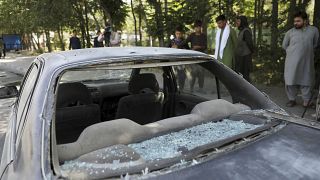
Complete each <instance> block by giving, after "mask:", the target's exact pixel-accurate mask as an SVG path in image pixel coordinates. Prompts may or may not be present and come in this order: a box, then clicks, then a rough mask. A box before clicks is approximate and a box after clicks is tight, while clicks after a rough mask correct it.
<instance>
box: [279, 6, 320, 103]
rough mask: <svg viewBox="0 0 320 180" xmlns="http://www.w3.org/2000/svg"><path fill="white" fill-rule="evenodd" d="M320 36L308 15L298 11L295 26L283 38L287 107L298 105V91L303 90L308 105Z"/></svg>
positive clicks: (295, 16)
mask: <svg viewBox="0 0 320 180" xmlns="http://www.w3.org/2000/svg"><path fill="white" fill-rule="evenodd" d="M318 37H319V32H318V29H317V28H316V27H314V26H310V25H308V15H307V14H306V13H305V12H297V13H296V14H295V15H294V28H292V29H290V30H289V31H288V32H287V33H286V35H285V37H284V40H283V43H282V47H283V48H284V49H285V50H286V54H287V56H286V60H285V68H284V80H285V84H286V93H287V96H288V99H289V102H288V103H287V104H286V105H287V107H293V106H295V105H296V96H297V91H298V90H299V89H300V90H301V92H302V98H303V106H308V105H309V104H308V102H309V100H310V98H311V91H312V86H313V81H314V76H315V74H314V73H315V70H314V49H315V48H316V46H317V41H318Z"/></svg>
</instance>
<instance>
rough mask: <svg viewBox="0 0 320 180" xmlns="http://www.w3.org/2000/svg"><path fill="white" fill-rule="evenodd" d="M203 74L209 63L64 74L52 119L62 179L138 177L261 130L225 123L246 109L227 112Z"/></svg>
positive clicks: (219, 89)
mask: <svg viewBox="0 0 320 180" xmlns="http://www.w3.org/2000/svg"><path fill="white" fill-rule="evenodd" d="M170 63H171V62H170ZM212 63H213V62H212ZM205 66H210V63H206V64H205V65H203V64H200V63H198V62H193V63H190V64H187V63H184V64H180V63H179V62H177V63H176V64H173V63H171V64H169V65H163V64H160V65H159V64H157V66H152V65H150V64H148V66H144V64H141V66H140V67H139V65H137V66H134V68H130V67H112V69H111V68H108V67H105V69H103V68H101V67H100V68H97V69H95V68H93V67H90V68H87V69H76V70H75V69H73V70H69V71H66V72H64V74H63V75H62V77H61V78H60V80H59V85H58V87H57V88H58V89H57V91H56V92H57V94H56V96H57V100H56V108H55V111H56V113H55V117H54V118H55V123H56V125H55V129H54V130H55V138H56V141H57V149H58V152H59V153H58V157H57V158H58V159H59V162H60V166H61V170H62V172H63V174H64V175H66V176H68V177H69V178H84V179H90V178H91V179H101V178H107V177H120V176H121V175H126V174H127V173H129V174H139V173H141V172H143V173H142V174H144V173H148V172H149V171H156V170H158V169H163V168H168V167H170V166H174V165H175V164H179V163H181V162H183V161H185V158H186V157H188V159H189V160H190V159H191V160H192V159H193V158H196V155H197V154H199V153H200V152H202V150H203V149H207V148H209V149H210V147H211V148H212V147H216V146H215V145H217V143H218V144H219V143H221V144H223V143H222V142H224V143H226V144H230V143H231V142H232V141H233V140H232V138H233V137H237V136H240V137H241V136H243V135H244V134H246V133H248V132H254V131H257V129H259V128H261V127H262V126H263V123H251V122H249V121H246V120H245V119H237V120H235V119H232V118H229V117H230V115H231V114H236V113H238V112H242V111H247V110H250V107H248V106H246V105H244V104H233V103H232V97H231V95H230V93H229V91H228V89H227V88H226V87H225V86H224V84H223V83H222V82H220V81H219V80H218V79H216V76H215V75H214V74H213V73H212V72H211V71H209V70H207V69H209V68H206V67H205ZM80 144H81V146H80ZM211 150H212V149H211Z"/></svg>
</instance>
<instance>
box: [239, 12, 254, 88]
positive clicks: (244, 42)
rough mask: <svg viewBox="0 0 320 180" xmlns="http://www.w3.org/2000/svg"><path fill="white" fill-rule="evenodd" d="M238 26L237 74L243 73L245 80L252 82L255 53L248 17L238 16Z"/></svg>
mask: <svg viewBox="0 0 320 180" xmlns="http://www.w3.org/2000/svg"><path fill="white" fill-rule="evenodd" d="M236 26H237V27H238V29H239V34H238V43H237V47H236V52H235V56H236V63H235V65H236V66H235V69H236V72H238V73H241V74H242V75H243V78H244V79H246V80H247V81H248V82H250V71H251V69H252V53H253V51H254V47H253V41H252V33H251V30H250V28H249V24H248V20H247V17H245V16H238V17H237V19H236Z"/></svg>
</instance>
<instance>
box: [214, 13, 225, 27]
mask: <svg viewBox="0 0 320 180" xmlns="http://www.w3.org/2000/svg"><path fill="white" fill-rule="evenodd" d="M216 23H217V25H218V28H220V29H223V28H225V27H226V24H227V18H226V16H225V15H223V14H222V15H220V16H218V17H217V18H216Z"/></svg>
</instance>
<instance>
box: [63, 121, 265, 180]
mask: <svg viewBox="0 0 320 180" xmlns="http://www.w3.org/2000/svg"><path fill="white" fill-rule="evenodd" d="M261 126H263V125H262V124H258V125H254V124H249V123H245V122H243V121H234V120H230V119H224V120H222V121H218V122H209V123H205V124H200V125H197V126H194V127H190V128H186V129H183V130H180V131H178V132H172V133H169V134H165V135H161V136H157V137H154V138H151V139H148V140H145V141H141V142H139V143H132V144H128V145H114V146H111V147H106V148H102V149H99V150H97V151H94V152H91V153H88V154H85V155H83V156H81V157H79V158H77V159H75V160H71V161H66V162H64V164H63V165H62V166H61V169H62V170H63V171H64V173H66V174H68V175H72V176H73V175H75V174H78V173H80V172H81V173H82V175H83V176H84V177H86V178H87V177H90V178H92V179H95V178H103V177H112V176H117V175H125V174H126V173H134V172H141V170H145V169H148V170H154V169H159V168H164V167H166V165H168V164H170V163H172V162H175V161H176V162H181V160H182V159H183V157H184V156H183V155H184V154H187V153H188V151H192V150H193V149H196V148H199V147H201V146H203V145H206V144H212V143H215V142H218V141H221V140H224V139H227V138H229V137H232V136H235V135H238V134H241V133H245V132H248V131H251V130H254V129H257V128H259V127H261Z"/></svg>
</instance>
